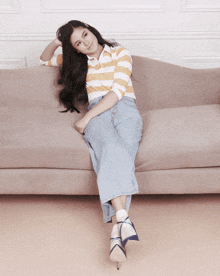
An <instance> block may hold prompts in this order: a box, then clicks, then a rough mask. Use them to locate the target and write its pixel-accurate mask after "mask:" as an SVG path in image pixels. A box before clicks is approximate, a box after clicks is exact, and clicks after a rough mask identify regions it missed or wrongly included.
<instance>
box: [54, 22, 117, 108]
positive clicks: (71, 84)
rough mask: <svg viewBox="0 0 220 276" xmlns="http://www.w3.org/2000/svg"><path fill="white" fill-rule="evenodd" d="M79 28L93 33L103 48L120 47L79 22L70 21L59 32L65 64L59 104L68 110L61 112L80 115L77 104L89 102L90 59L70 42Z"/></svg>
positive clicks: (62, 72)
mask: <svg viewBox="0 0 220 276" xmlns="http://www.w3.org/2000/svg"><path fill="white" fill-rule="evenodd" d="M77 27H83V28H86V29H88V30H89V31H91V32H92V33H93V34H94V35H95V36H96V38H97V40H98V43H99V44H100V45H102V46H104V45H105V44H107V45H108V46H110V47H112V46H115V45H118V44H117V43H110V42H108V41H106V40H105V39H103V37H102V36H101V34H100V33H99V32H98V31H97V30H96V29H95V28H93V27H92V26H90V25H88V24H85V23H83V22H81V21H77V20H72V21H69V22H68V23H67V24H65V25H63V26H61V27H60V28H59V29H58V30H57V38H58V39H59V40H60V41H61V42H62V48H63V63H62V66H61V68H60V73H59V77H58V84H59V85H62V86H63V88H62V90H61V91H60V92H59V102H60V103H61V104H63V105H64V107H65V108H66V110H64V111H61V112H68V111H70V112H74V111H76V112H78V113H80V111H79V110H78V109H77V108H76V106H75V104H76V102H82V103H84V104H86V103H87V102H88V95H87V91H86V75H87V71H88V58H87V56H86V55H85V54H82V53H78V52H77V50H76V49H75V48H74V47H73V46H72V44H71V42H70V36H71V35H72V33H73V31H74V28H77Z"/></svg>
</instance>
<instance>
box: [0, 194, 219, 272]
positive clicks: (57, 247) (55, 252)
mask: <svg viewBox="0 0 220 276" xmlns="http://www.w3.org/2000/svg"><path fill="white" fill-rule="evenodd" d="M130 218H131V219H132V221H133V222H134V224H135V227H136V229H137V232H138V234H139V238H140V241H139V242H130V243H128V245H127V246H126V249H127V255H128V258H127V261H126V262H124V263H123V264H122V266H121V268H120V270H117V269H116V263H113V262H111V261H110V260H109V256H108V253H109V243H110V241H109V238H110V232H111V227H112V225H111V224H104V223H102V211H101V207H100V203H99V199H98V197H97V196H80V197H77V196H8V195H2V196H0V275H1V276H58V275H59V276H72V275H74V276H78V275H79V276H81V275H82V276H84V275H88V276H90V275H92V276H93V275H94V276H99V275H100V276H103V275H105V276H108V275H126V276H129V275H132V276H134V275H135V276H136V275H138V276H142V275H143V276H145V275H147V276H197V275H198V276H219V275H220V195H157V196H156V195H147V196H141V195H137V196H134V197H133V201H132V206H131V210H130Z"/></svg>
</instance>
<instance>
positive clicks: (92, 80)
mask: <svg viewBox="0 0 220 276" xmlns="http://www.w3.org/2000/svg"><path fill="white" fill-rule="evenodd" d="M59 46H62V51H63V54H62V55H58V56H57V57H55V56H54V51H55V50H56V49H57V48H58V47H59ZM40 59H41V62H42V63H43V64H45V65H49V66H60V76H59V79H58V84H60V85H62V90H61V92H60V94H59V101H60V102H61V103H62V104H63V105H64V107H65V108H66V110H65V111H64V112H67V111H71V112H73V111H74V110H75V111H77V112H79V111H78V110H77V108H76V106H75V105H76V103H77V102H78V101H83V102H84V103H86V102H89V107H88V112H87V113H86V114H85V116H84V117H83V118H82V119H81V120H80V121H78V122H77V123H76V125H75V129H76V130H77V131H78V132H79V133H81V134H83V135H84V138H85V140H86V142H87V144H88V146H89V151H90V155H91V159H92V163H93V167H94V170H95V172H96V174H97V184H98V188H99V195H100V201H101V205H102V209H103V220H104V222H105V223H106V222H112V217H113V216H115V215H116V220H117V223H116V224H115V225H114V226H113V229H112V233H111V245H110V259H111V260H112V261H117V262H121V261H124V260H126V251H125V245H126V243H127V241H128V240H138V235H137V232H136V230H135V228H134V224H133V223H132V222H131V221H130V219H129V216H128V213H127V212H128V210H129V207H130V203H131V196H132V195H133V194H135V193H138V185H137V181H136V178H135V175H134V171H135V166H134V161H135V156H136V153H137V151H138V147H139V143H140V140H141V136H142V118H141V116H140V113H139V112H138V110H137V108H136V104H135V94H134V90H133V86H132V82H131V71H132V60H131V56H130V54H129V52H128V51H127V50H126V49H125V48H123V47H121V46H117V44H115V43H110V42H108V41H106V40H104V39H103V38H102V36H101V34H100V33H99V32H98V31H97V30H96V29H95V28H93V27H92V26H89V25H88V24H85V23H83V22H80V21H76V20H72V21H69V22H68V23H67V24H65V25H63V26H61V27H60V28H59V29H58V31H57V38H56V39H54V40H53V41H52V42H51V43H50V44H49V45H48V46H47V47H46V48H45V50H44V51H43V53H42V55H41V57H40Z"/></svg>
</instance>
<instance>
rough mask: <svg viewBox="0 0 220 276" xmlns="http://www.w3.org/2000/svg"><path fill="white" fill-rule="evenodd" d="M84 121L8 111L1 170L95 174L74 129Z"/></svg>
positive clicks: (41, 111) (44, 112)
mask: <svg viewBox="0 0 220 276" xmlns="http://www.w3.org/2000/svg"><path fill="white" fill-rule="evenodd" d="M81 117H82V115H81V114H79V115H76V114H75V116H74V117H73V114H71V113H59V112H58V110H57V109H56V108H54V110H51V109H49V110H45V109H42V108H40V107H39V106H36V108H32V107H30V108H26V109H20V108H19V106H18V105H16V107H14V108H10V109H9V110H8V111H7V110H5V112H4V113H3V116H2V117H1V118H2V119H3V121H2V123H1V131H2V133H1V156H2V157H3V158H1V167H3V168H24V167H25V168H33V167H35V168H64V169H81V170H85V169H87V170H93V168H92V163H91V159H90V155H89V150H88V146H87V144H86V142H85V141H84V138H83V136H82V135H81V134H79V133H78V132H77V131H76V130H75V129H74V125H75V123H76V121H77V120H79V119H80V118H81Z"/></svg>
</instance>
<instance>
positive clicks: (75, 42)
mask: <svg viewBox="0 0 220 276" xmlns="http://www.w3.org/2000/svg"><path fill="white" fill-rule="evenodd" d="M85 32H86V31H84V32H83V33H82V37H83V35H84V33H85ZM78 41H79V40H77V41H76V42H75V43H74V45H75V44H76V43H77V42H78Z"/></svg>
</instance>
